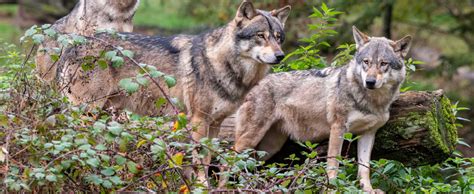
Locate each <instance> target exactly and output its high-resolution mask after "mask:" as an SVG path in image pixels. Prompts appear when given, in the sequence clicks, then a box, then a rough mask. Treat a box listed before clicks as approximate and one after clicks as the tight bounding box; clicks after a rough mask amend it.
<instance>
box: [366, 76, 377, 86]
mask: <svg viewBox="0 0 474 194" xmlns="http://www.w3.org/2000/svg"><path fill="white" fill-rule="evenodd" d="M376 82H377V80H376V79H372V78H367V79H366V80H365V85H366V86H367V88H369V89H374V88H375V83H376Z"/></svg>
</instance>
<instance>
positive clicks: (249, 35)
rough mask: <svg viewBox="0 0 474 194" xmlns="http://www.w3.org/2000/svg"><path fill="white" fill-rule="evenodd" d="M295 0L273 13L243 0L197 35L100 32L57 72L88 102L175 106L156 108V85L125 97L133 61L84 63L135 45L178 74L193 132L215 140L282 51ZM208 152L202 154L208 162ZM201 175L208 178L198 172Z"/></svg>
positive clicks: (145, 109) (150, 111)
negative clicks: (227, 17)
mask: <svg viewBox="0 0 474 194" xmlns="http://www.w3.org/2000/svg"><path fill="white" fill-rule="evenodd" d="M290 9H291V8H290V6H286V7H283V8H281V9H276V10H273V11H263V10H258V9H255V8H254V6H253V4H252V3H251V2H247V1H244V2H242V4H241V5H240V7H239V8H238V11H237V14H236V16H235V18H234V19H233V20H232V21H230V22H229V23H228V24H227V25H225V26H224V27H221V28H218V29H215V30H211V31H209V32H205V33H203V34H200V35H176V36H171V37H158V36H145V35H139V34H131V33H122V34H120V35H121V36H122V37H123V39H121V38H114V37H112V36H110V35H107V34H99V35H97V36H96V38H98V39H101V40H103V41H94V39H90V40H89V43H88V44H86V45H82V46H78V47H74V48H71V49H69V50H68V51H67V52H66V53H65V55H64V57H63V59H64V60H63V61H61V63H60V65H59V67H58V72H60V75H59V76H58V77H60V79H62V80H60V82H62V83H64V87H65V90H64V91H65V93H66V95H67V96H68V97H69V99H70V100H71V101H72V102H73V103H75V104H79V103H89V104H92V105H93V106H97V107H101V108H106V109H108V108H111V107H112V108H114V109H118V110H123V109H127V110H129V111H132V112H135V113H137V114H141V115H161V114H166V113H170V112H171V110H170V109H171V108H170V107H169V106H167V107H166V106H165V107H164V108H162V107H156V106H155V102H156V101H157V100H158V99H160V98H161V97H162V93H161V92H160V90H159V88H158V87H157V86H155V85H149V87H146V88H142V89H141V90H140V91H138V92H137V93H134V94H132V95H127V94H126V93H125V92H123V91H122V90H121V89H120V88H119V85H118V83H119V81H120V80H121V79H124V78H130V77H136V75H137V72H138V70H139V68H138V67H136V65H134V64H133V63H132V62H131V61H130V60H128V59H127V60H126V62H125V64H124V65H123V66H122V67H120V68H114V67H112V66H109V67H108V69H106V70H102V69H101V68H99V67H97V66H96V67H95V68H94V69H93V70H91V71H84V70H82V69H81V64H82V63H83V62H84V60H83V58H84V57H86V56H93V57H99V55H100V53H102V51H104V50H107V49H111V47H110V45H115V46H119V47H122V48H124V49H128V50H131V51H135V52H136V53H135V57H134V58H135V60H136V61H138V62H140V63H144V64H148V65H152V66H154V67H155V68H156V69H158V70H159V71H161V72H163V73H165V74H168V75H174V76H175V77H176V80H177V85H176V86H175V87H173V88H171V89H166V90H167V91H166V93H168V94H169V95H170V96H172V97H176V98H178V99H179V101H180V102H182V103H183V104H184V111H185V112H187V113H188V115H189V116H190V122H191V124H192V125H193V126H195V127H196V128H197V129H196V130H195V131H194V132H193V134H192V138H193V139H194V140H200V139H202V138H204V137H209V138H215V137H217V135H218V132H219V127H220V124H221V123H222V121H223V120H224V119H225V118H226V117H227V116H229V115H230V114H232V113H233V112H235V110H236V109H237V108H238V107H239V106H240V105H241V103H242V102H243V99H244V97H245V95H246V94H247V93H248V91H250V89H251V88H252V87H253V86H255V85H256V84H257V83H258V82H259V81H260V80H261V79H262V78H263V77H264V76H265V75H266V74H267V72H268V71H269V68H270V65H273V64H278V63H279V62H280V61H281V60H282V59H283V58H284V57H285V55H284V53H283V51H282V49H281V44H282V43H283V41H284V40H285V33H284V31H283V29H284V26H285V21H286V20H287V18H288V15H289V13H290ZM209 162H210V157H206V158H205V159H204V163H209ZM199 177H201V178H202V177H204V175H202V174H201V175H200V176H199Z"/></svg>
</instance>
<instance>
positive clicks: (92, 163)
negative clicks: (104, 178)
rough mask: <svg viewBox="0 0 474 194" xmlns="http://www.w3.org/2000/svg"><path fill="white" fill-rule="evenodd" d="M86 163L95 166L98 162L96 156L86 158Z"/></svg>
mask: <svg viewBox="0 0 474 194" xmlns="http://www.w3.org/2000/svg"><path fill="white" fill-rule="evenodd" d="M86 163H87V164H89V165H90V166H92V167H94V168H97V167H98V166H99V164H100V161H99V159H97V158H89V159H88V160H86Z"/></svg>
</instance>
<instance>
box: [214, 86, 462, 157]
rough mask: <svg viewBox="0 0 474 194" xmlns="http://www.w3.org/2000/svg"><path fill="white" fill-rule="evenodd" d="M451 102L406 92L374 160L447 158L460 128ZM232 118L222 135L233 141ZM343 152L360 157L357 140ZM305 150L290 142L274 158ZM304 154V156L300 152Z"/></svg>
mask: <svg viewBox="0 0 474 194" xmlns="http://www.w3.org/2000/svg"><path fill="white" fill-rule="evenodd" d="M455 119H456V118H455V116H454V113H453V111H452V109H451V104H450V101H449V99H448V98H447V97H445V96H444V95H443V92H442V91H441V90H439V91H435V92H406V93H403V94H401V95H400V98H399V99H398V100H397V101H395V102H394V103H393V105H392V107H391V109H390V119H389V121H388V122H387V124H386V125H385V126H383V127H382V128H380V129H379V130H378V132H377V136H376V140H375V145H374V150H373V152H372V159H382V158H384V159H390V160H397V161H400V162H402V163H404V164H405V165H408V166H420V165H426V164H435V163H439V162H442V161H444V160H446V159H447V158H448V157H449V156H450V155H451V153H452V152H453V151H454V149H455V145H456V142H457V138H458V136H457V130H456V126H455ZM233 126H234V125H233V120H232V119H227V120H226V121H225V122H224V124H223V127H222V130H221V131H222V135H221V136H222V137H224V138H226V139H227V140H229V141H232V140H233V134H234V130H233ZM347 144H348V143H347V142H346V143H345V146H344V148H343V151H342V155H346V153H348V155H349V156H350V157H356V156H357V151H356V150H357V149H356V148H357V142H353V143H352V144H351V146H350V148H348V145H347ZM304 150H305V149H304V148H302V147H301V146H299V145H298V144H296V143H294V142H292V141H288V142H287V143H286V145H285V146H284V147H283V149H282V150H281V151H280V152H279V153H278V154H276V155H275V156H274V157H273V158H272V159H271V161H277V162H284V158H287V157H288V156H289V155H290V154H297V155H298V153H300V152H301V151H304ZM317 151H318V155H320V156H323V155H326V152H327V142H322V143H320V145H319V146H318V147H317ZM298 156H301V155H298Z"/></svg>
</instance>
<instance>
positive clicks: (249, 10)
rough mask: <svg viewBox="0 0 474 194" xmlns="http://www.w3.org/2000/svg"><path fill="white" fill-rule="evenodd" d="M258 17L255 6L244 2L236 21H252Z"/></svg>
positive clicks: (238, 11)
mask: <svg viewBox="0 0 474 194" xmlns="http://www.w3.org/2000/svg"><path fill="white" fill-rule="evenodd" d="M256 15H257V10H255V8H254V7H253V4H252V3H251V2H248V1H246V0H244V1H243V2H242V4H240V7H239V9H238V10H237V15H236V16H235V19H238V20H243V19H248V20H251V19H252V18H253V17H255V16H256Z"/></svg>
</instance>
